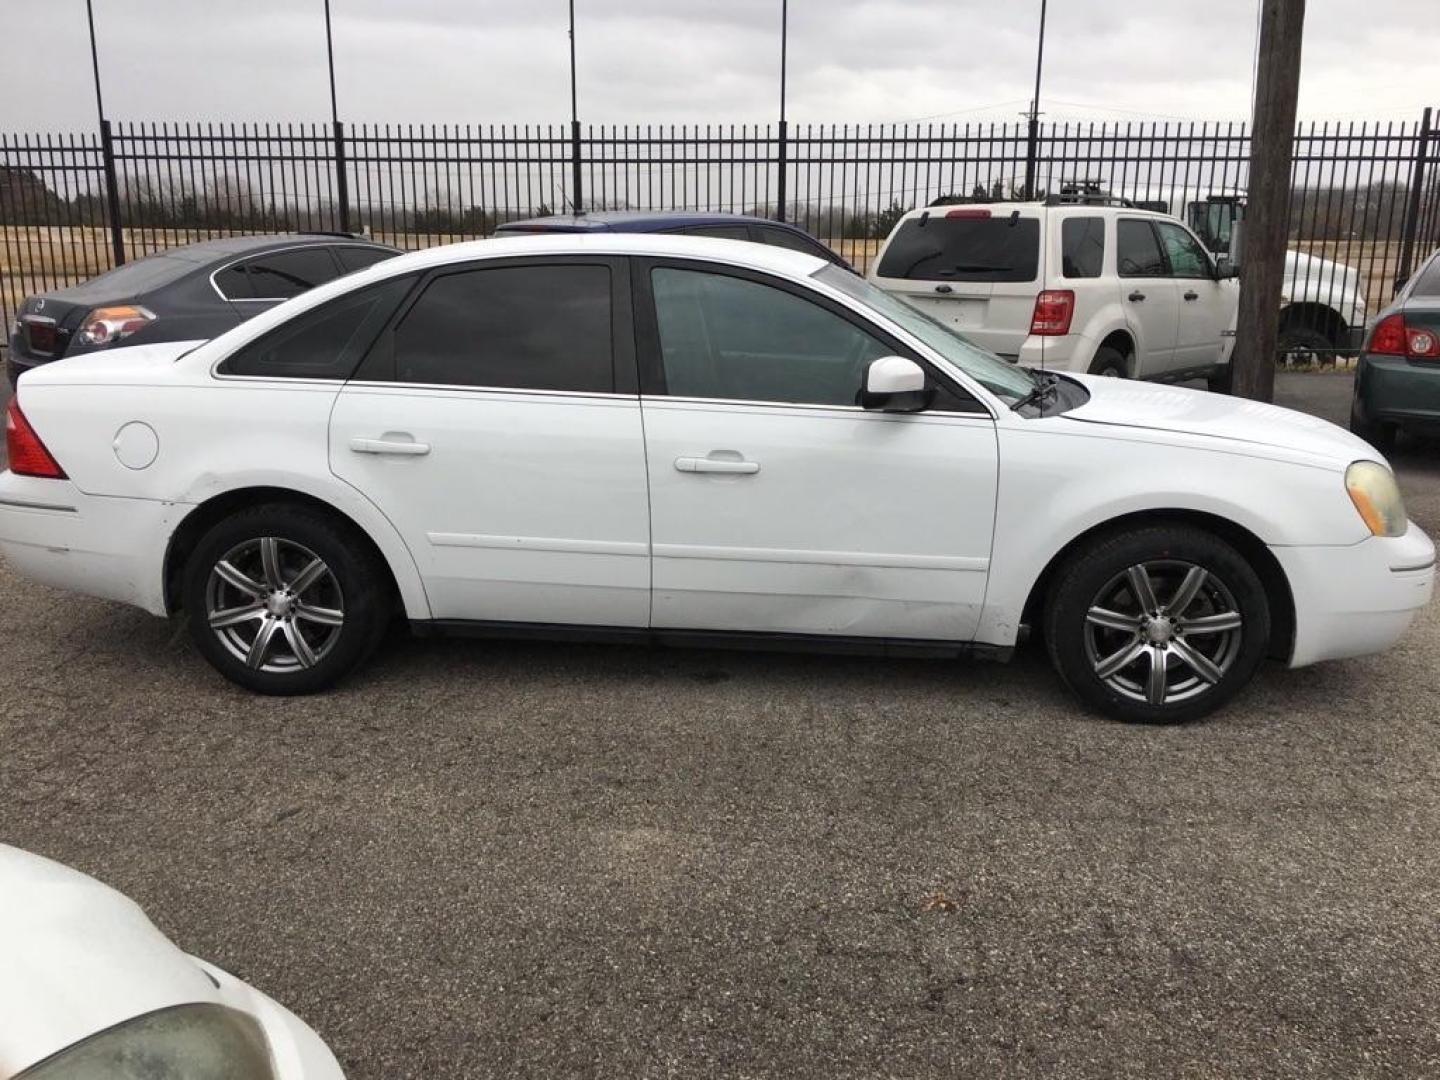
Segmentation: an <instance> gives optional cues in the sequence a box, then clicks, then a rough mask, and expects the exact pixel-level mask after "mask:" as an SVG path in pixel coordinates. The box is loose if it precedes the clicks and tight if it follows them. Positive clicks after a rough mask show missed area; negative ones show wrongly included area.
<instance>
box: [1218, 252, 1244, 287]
mask: <svg viewBox="0 0 1440 1080" xmlns="http://www.w3.org/2000/svg"><path fill="white" fill-rule="evenodd" d="M1239 276H1240V268H1239V267H1238V266H1236V265H1235V262H1234V260H1232V259H1231V258H1230V256H1229V255H1217V256H1215V280H1216V281H1225V280H1227V279H1228V278H1238V277H1239Z"/></svg>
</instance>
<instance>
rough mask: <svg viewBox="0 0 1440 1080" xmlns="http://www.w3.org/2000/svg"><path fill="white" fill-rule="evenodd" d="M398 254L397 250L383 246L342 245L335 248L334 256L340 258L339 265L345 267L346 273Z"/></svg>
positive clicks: (362, 268)
mask: <svg viewBox="0 0 1440 1080" xmlns="http://www.w3.org/2000/svg"><path fill="white" fill-rule="evenodd" d="M399 254H400V253H399V252H398V251H386V250H385V249H384V248H368V247H350V246H342V247H337V248H336V249H335V257H336V258H338V259H339V260H340V265H341V266H342V267H344V268H345V272H346V273H347V274H348V273H351V272H352V271H355V270H364V269H365V267H367V266H374V265H375V264H376V263H378V262H384V261H385V260H386V259H393V258H394V257H395V256H396V255H399Z"/></svg>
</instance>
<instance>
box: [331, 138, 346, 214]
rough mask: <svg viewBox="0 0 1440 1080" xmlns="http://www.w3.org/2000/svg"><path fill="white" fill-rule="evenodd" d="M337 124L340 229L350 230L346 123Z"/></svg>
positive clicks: (336, 158) (336, 193) (336, 159)
mask: <svg viewBox="0 0 1440 1080" xmlns="http://www.w3.org/2000/svg"><path fill="white" fill-rule="evenodd" d="M332 123H333V124H334V125H335V196H336V198H338V199H339V200H340V231H341V232H349V231H350V177H349V175H348V174H347V172H346V169H345V125H344V124H342V123H341V122H340V121H339V120H335V121H332Z"/></svg>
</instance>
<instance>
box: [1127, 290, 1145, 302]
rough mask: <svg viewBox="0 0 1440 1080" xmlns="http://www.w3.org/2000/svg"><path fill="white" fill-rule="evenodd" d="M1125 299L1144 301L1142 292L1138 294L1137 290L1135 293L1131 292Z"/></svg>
mask: <svg viewBox="0 0 1440 1080" xmlns="http://www.w3.org/2000/svg"><path fill="white" fill-rule="evenodd" d="M1126 299H1127V300H1134V301H1136V302H1139V301H1141V300H1144V299H1145V294H1144V293H1143V292H1140V291H1139V290H1136V291H1135V292H1132V293H1131V294H1130V295H1129V296H1127V297H1126Z"/></svg>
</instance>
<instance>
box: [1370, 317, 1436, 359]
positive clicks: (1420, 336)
mask: <svg viewBox="0 0 1440 1080" xmlns="http://www.w3.org/2000/svg"><path fill="white" fill-rule="evenodd" d="M1365 351H1366V352H1369V353H1374V354H1375V355H1376V356H1404V357H1406V358H1408V359H1411V360H1440V334H1437V333H1436V332H1435V331H1434V330H1431V329H1429V328H1428V327H1423V326H1410V325H1408V324H1407V323H1406V322H1405V316H1404V314H1402V313H1401V312H1398V311H1397V312H1396V313H1395V314H1393V315H1386V316H1385V318H1383V319H1381V320H1380V321H1379V322H1378V323H1376V324H1375V329H1374V330H1372V331H1371V333H1370V345H1369V347H1368V348H1367V349H1366V350H1365Z"/></svg>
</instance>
